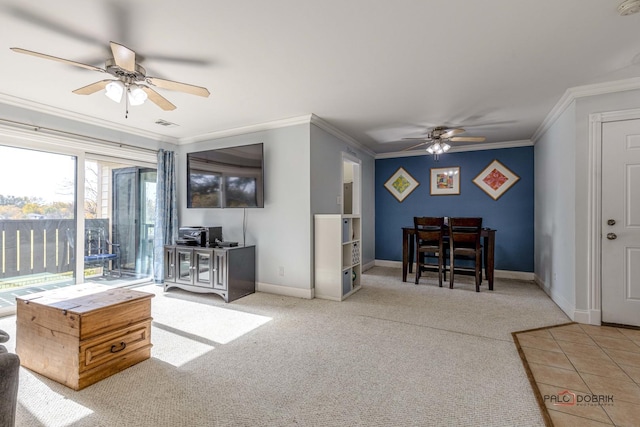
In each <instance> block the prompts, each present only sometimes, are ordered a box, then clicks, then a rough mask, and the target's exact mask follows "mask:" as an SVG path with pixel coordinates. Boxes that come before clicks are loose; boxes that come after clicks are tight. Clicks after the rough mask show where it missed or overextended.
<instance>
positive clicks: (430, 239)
mask: <svg viewBox="0 0 640 427" xmlns="http://www.w3.org/2000/svg"><path fill="white" fill-rule="evenodd" d="M413 226H414V227H415V239H416V285H417V284H418V283H419V282H420V276H421V275H422V272H423V271H427V270H432V269H434V268H437V269H438V283H439V285H440V287H442V277H443V275H446V272H445V267H446V261H445V260H446V258H445V246H444V239H443V237H444V218H443V217H417V216H416V217H413ZM427 258H436V259H437V262H436V263H433V262H431V263H430V262H427ZM445 280H446V276H445Z"/></svg>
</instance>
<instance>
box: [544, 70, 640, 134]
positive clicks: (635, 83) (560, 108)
mask: <svg viewBox="0 0 640 427" xmlns="http://www.w3.org/2000/svg"><path fill="white" fill-rule="evenodd" d="M637 89H640V77H635V78H632V79H625V80H617V81H613V82H606V83H597V84H592V85H585V86H576V87H572V88H569V89H567V90H566V91H565V93H564V95H562V97H561V98H560V100H559V101H558V102H557V103H556V105H555V106H554V107H553V108H552V109H551V111H550V112H549V114H547V117H545V119H544V120H543V121H542V123H541V124H540V126H539V127H538V129H537V130H536V131H535V132H534V134H533V136H532V137H531V140H532V141H533V142H534V143H535V142H536V141H537V140H538V139H540V137H541V136H542V134H544V133H545V132H546V131H547V130H549V128H550V127H551V126H552V125H553V124H554V123H555V121H556V120H558V118H559V117H560V115H562V113H564V111H565V110H566V109H567V108H568V107H569V106H570V105H571V104H572V103H573V102H574V101H575V100H576V99H578V98H583V97H587V96H595V95H605V94H608V93H615V92H625V91H628V90H637Z"/></svg>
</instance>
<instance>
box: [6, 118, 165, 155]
mask: <svg viewBox="0 0 640 427" xmlns="http://www.w3.org/2000/svg"><path fill="white" fill-rule="evenodd" d="M0 122H4V123H9V124H10V125H13V126H23V127H26V128H27V129H30V130H33V131H35V132H40V131H45V132H50V133H52V134H59V135H62V136H71V137H76V138H82V139H85V140H88V141H92V142H100V143H106V144H112V145H117V146H118V147H120V148H122V147H128V148H133V149H136V150H141V151H149V152H152V153H157V152H158V150H157V149H153V148H145V147H139V146H137V145H131V144H126V143H123V142H115V141H110V140H108V139H102V138H96V137H93V136H87V135H82V134H79V133H73V132H67V131H64V130H59V129H53V128H48V127H44V126H38V125H31V124H28V123H22V122H16V121H13V120H7V119H2V118H0Z"/></svg>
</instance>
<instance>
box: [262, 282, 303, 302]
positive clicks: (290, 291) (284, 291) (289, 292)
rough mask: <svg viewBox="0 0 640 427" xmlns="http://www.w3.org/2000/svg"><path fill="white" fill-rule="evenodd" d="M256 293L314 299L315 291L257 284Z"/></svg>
mask: <svg viewBox="0 0 640 427" xmlns="http://www.w3.org/2000/svg"><path fill="white" fill-rule="evenodd" d="M256 292H264V293H267V294H275V295H283V296H286V297H295V298H303V299H313V298H314V290H313V289H300V288H292V287H290V286H282V285H272V284H270V283H261V282H256Z"/></svg>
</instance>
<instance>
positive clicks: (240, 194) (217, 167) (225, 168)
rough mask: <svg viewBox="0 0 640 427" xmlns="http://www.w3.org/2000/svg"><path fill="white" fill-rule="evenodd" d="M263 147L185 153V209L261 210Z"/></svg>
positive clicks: (262, 203)
mask: <svg viewBox="0 0 640 427" xmlns="http://www.w3.org/2000/svg"><path fill="white" fill-rule="evenodd" d="M263 168H264V150H263V144H262V143H259V144H252V145H242V146H237V147H226V148H217V149H212V150H207V151H199V152H195V153H188V154H187V207H189V208H262V207H264V179H263V178H264V174H263Z"/></svg>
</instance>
